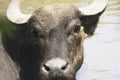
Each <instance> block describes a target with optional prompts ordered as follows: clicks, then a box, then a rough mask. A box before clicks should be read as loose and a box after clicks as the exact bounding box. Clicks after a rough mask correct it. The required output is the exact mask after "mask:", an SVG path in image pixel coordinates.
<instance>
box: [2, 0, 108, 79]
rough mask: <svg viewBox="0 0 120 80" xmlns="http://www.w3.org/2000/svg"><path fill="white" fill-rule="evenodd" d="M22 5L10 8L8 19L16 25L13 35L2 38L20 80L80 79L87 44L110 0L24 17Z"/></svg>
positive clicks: (15, 0)
mask: <svg viewBox="0 0 120 80" xmlns="http://www.w3.org/2000/svg"><path fill="white" fill-rule="evenodd" d="M20 3H21V0H12V1H11V3H10V5H9V7H8V9H7V18H8V19H9V20H10V22H12V23H13V25H15V30H14V31H12V34H13V35H12V36H8V35H6V34H4V33H3V35H2V43H3V46H4V48H5V50H6V52H7V53H8V55H9V56H10V58H11V59H12V61H13V63H15V64H14V66H16V67H17V70H18V71H17V72H18V73H19V77H20V80H76V79H75V74H76V72H77V71H78V69H79V68H80V67H81V65H82V62H83V41H84V39H85V38H86V37H88V36H92V35H93V34H94V31H95V29H96V26H97V22H98V20H99V17H100V15H101V14H102V13H103V12H104V10H105V8H106V3H107V1H106V0H99V1H98V0H95V1H94V2H93V3H92V4H91V5H90V6H88V7H84V8H83V7H82V8H77V7H75V6H73V5H65V4H59V5H58V4H57V5H51V6H50V5H48V6H45V7H42V8H39V9H37V10H36V11H34V12H33V14H22V13H21V11H20ZM11 77H12V76H11ZM3 80H4V79H3ZM13 80H17V79H13Z"/></svg>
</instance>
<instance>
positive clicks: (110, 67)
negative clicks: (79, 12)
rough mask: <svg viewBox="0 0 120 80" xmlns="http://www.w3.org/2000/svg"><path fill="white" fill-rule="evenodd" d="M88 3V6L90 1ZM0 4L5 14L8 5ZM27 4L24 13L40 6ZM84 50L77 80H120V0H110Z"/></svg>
mask: <svg viewBox="0 0 120 80" xmlns="http://www.w3.org/2000/svg"><path fill="white" fill-rule="evenodd" d="M6 1H8V2H9V1H10V0H6ZM37 1H38V0H37ZM71 1H72V0H71ZM81 1H82V2H85V1H84V0H81ZM86 1H88V2H86V3H87V4H88V3H89V0H86ZM2 2H3V3H2ZM0 3H1V8H0V12H3V11H4V10H3V9H4V8H5V9H6V7H4V6H5V5H6V6H7V3H5V1H4V0H0ZM25 3H26V4H25V5H23V6H25V7H24V9H26V10H23V12H27V11H28V12H31V11H32V10H33V9H35V8H36V7H38V6H39V5H36V6H35V5H34V4H36V2H34V3H31V4H33V6H35V8H33V7H31V6H29V7H26V6H28V4H29V3H27V1H26V2H25ZM86 3H85V4H86ZM3 4H4V5H3ZM30 10H31V11H30ZM84 49H85V55H84V57H85V59H84V64H83V66H82V68H81V69H80V70H79V71H78V73H77V75H76V77H77V80H120V0H109V2H108V7H107V10H106V11H105V13H104V14H103V15H102V16H101V18H100V23H99V24H98V28H97V29H96V32H95V35H94V36H93V37H91V38H88V39H86V40H85V42H84Z"/></svg>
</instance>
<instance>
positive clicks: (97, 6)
mask: <svg viewBox="0 0 120 80" xmlns="http://www.w3.org/2000/svg"><path fill="white" fill-rule="evenodd" d="M107 2H108V1H107V0H94V2H93V3H92V4H90V5H89V6H87V7H81V8H79V10H80V11H81V12H82V13H83V15H85V16H90V15H95V14H98V13H101V12H102V11H104V9H105V8H106V6H107Z"/></svg>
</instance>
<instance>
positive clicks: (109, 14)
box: [77, 0, 120, 80]
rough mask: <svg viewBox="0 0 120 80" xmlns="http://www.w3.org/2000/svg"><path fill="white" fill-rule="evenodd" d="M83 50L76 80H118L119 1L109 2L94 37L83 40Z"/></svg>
mask: <svg viewBox="0 0 120 80" xmlns="http://www.w3.org/2000/svg"><path fill="white" fill-rule="evenodd" d="M84 48H85V56H84V57H85V60H84V64H83V66H82V68H81V69H80V70H79V71H78V73H77V80H120V0H109V2H108V8H107V10H106V11H105V13H104V14H103V15H102V16H101V18H100V23H99V24H98V28H97V29H96V32H95V35H94V36H93V37H92V38H89V39H86V40H85V42H84Z"/></svg>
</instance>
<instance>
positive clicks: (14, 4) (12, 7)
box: [6, 0, 31, 24]
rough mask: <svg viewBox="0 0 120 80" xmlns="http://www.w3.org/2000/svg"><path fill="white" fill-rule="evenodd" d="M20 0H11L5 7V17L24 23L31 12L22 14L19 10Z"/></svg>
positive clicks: (14, 21)
mask: <svg viewBox="0 0 120 80" xmlns="http://www.w3.org/2000/svg"><path fill="white" fill-rule="evenodd" d="M20 3H21V0H12V1H11V3H10V4H9V7H8V9H7V14H6V15H7V18H8V19H9V20H10V21H11V22H13V23H16V24H23V23H26V22H27V21H28V20H29V18H30V17H31V14H22V13H21V11H20Z"/></svg>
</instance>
